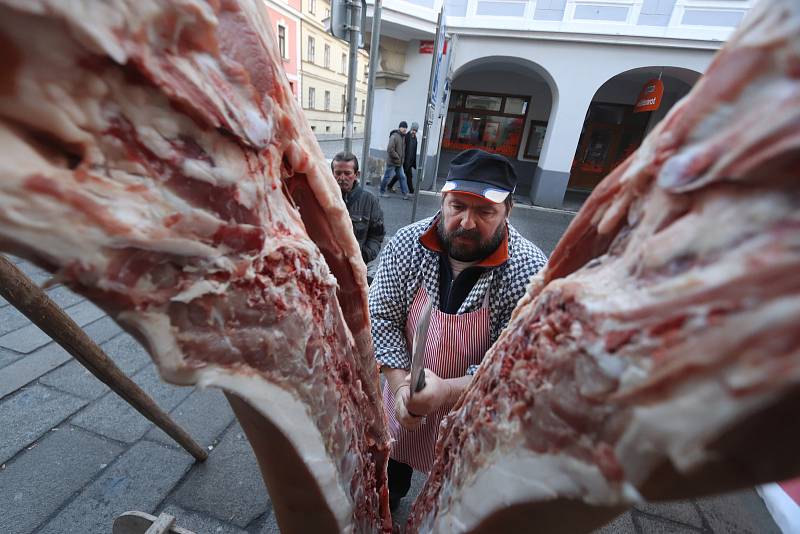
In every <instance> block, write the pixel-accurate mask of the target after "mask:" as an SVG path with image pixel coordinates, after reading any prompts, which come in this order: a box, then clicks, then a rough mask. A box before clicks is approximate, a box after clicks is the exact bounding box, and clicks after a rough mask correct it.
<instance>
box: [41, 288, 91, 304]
mask: <svg viewBox="0 0 800 534" xmlns="http://www.w3.org/2000/svg"><path fill="white" fill-rule="evenodd" d="M47 296H48V297H50V298H51V299H52V300H53V302H55V303H56V304H58V305H59V306H60V307H61V308H69V307H70V306H72V305H74V304H77V303H79V302H83V301H84V300H86V299H85V298H84V297H83V296H81V295H78V294H77V293H75V292H74V291H72V290H71V289H69V288H68V287H66V286H56V287H53V288H50V289H48V290H47Z"/></svg>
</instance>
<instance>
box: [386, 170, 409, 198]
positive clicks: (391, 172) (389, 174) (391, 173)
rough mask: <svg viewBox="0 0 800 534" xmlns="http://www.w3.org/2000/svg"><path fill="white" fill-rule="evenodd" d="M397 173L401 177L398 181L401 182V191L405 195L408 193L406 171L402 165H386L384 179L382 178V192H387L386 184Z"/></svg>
mask: <svg viewBox="0 0 800 534" xmlns="http://www.w3.org/2000/svg"><path fill="white" fill-rule="evenodd" d="M395 174H397V176H398V177H399V178H400V179H399V180H398V181H399V182H400V191H402V192H403V194H404V195H407V194H408V184H407V183H406V173H405V172H404V171H403V166H402V165H388V164H387V165H386V172H384V173H383V179H382V180H381V194H383V193H385V192H386V184H388V183H389V180H391V179H392V176H394V175H395Z"/></svg>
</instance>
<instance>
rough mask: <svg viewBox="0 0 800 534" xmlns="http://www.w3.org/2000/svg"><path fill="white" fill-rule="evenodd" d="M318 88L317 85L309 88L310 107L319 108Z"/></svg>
mask: <svg viewBox="0 0 800 534" xmlns="http://www.w3.org/2000/svg"><path fill="white" fill-rule="evenodd" d="M316 100H317V89H316V88H315V87H309V88H308V109H317V108H316V104H317V102H316Z"/></svg>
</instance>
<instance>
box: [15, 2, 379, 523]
mask: <svg viewBox="0 0 800 534" xmlns="http://www.w3.org/2000/svg"><path fill="white" fill-rule="evenodd" d="M265 10H266V8H265V7H264V5H263V4H262V3H261V2H259V1H257V0H241V1H232V0H217V1H208V2H204V1H200V0H177V1H174V0H116V1H112V2H93V1H74V2H63V1H60V0H36V1H31V0H3V1H2V2H0V45H1V46H2V49H3V53H2V65H0V248H3V249H5V250H7V251H11V252H14V253H16V254H19V255H21V256H24V257H27V258H29V259H31V260H33V261H35V262H36V263H38V264H40V265H43V266H45V267H46V268H48V269H50V270H52V271H54V272H56V273H57V277H58V278H59V279H61V280H63V281H64V282H66V283H68V284H69V285H70V286H71V287H73V288H75V289H76V290H77V291H78V292H80V293H82V294H84V295H86V296H88V297H89V298H90V299H92V300H93V301H94V302H96V303H98V304H99V305H101V306H102V307H103V308H104V309H105V310H107V311H108V312H109V313H110V314H111V315H112V316H113V317H114V318H116V320H117V321H119V322H120V324H122V325H123V326H124V327H125V328H126V329H127V330H128V331H130V332H131V333H132V334H134V335H135V336H136V337H137V338H138V339H139V340H140V341H141V342H142V343H143V344H144V345H145V346H146V347H147V348H148V350H149V352H150V354H151V355H152V356H153V358H154V360H155V362H156V364H157V365H158V367H159V370H160V372H161V376H162V377H163V378H164V379H166V380H168V381H170V382H173V383H176V384H201V385H204V386H217V387H221V388H223V389H224V390H225V391H226V392H227V393H228V394H229V399H230V401H231V404H232V405H233V407H234V410H235V412H236V414H237V416H238V417H239V419H240V421H241V423H242V426H243V427H244V430H245V432H246V433H247V436H248V438H249V439H250V442H251V444H252V445H253V448H254V450H255V453H256V456H257V457H258V460H259V464H260V467H261V469H262V474H263V476H264V480H265V482H266V484H267V487H268V489H269V491H270V495H271V498H272V502H273V505H274V507H275V511H276V514H277V517H278V521H279V524H280V525H281V528H282V529H283V530H284V531H286V532H292V531H299V532H335V531H360V532H375V531H382V530H387V529H390V528H391V523H390V521H389V512H388V500H387V499H388V497H387V494H386V489H385V465H386V459H387V451H388V435H387V432H386V429H385V424H384V419H383V411H382V406H381V396H380V392H379V389H378V388H379V383H378V374H377V369H376V365H375V361H374V358H373V355H372V348H371V338H370V334H369V321H368V317H367V311H366V310H367V305H366V274H365V273H366V270H365V267H364V264H363V262H362V260H361V255H360V253H359V250H358V245H357V243H356V241H355V239H354V237H353V235H352V226H351V223H350V219H349V217H348V216H347V211H346V209H345V206H344V204H343V202H342V200H341V193H340V191H339V188H338V186H337V185H336V183H335V181H334V180H333V179H332V178H331V176H330V171H329V170H328V169H327V168H326V164H325V160H324V158H323V156H322V154H321V152H320V150H319V147H318V145H317V144H316V141H315V139H314V137H313V134H312V133H311V132H310V130H309V128H308V126H307V123H306V121H305V119H304V118H303V116H302V111H301V110H300V108H299V105H298V104H297V102H296V100H295V97H294V95H293V94H292V92H291V90H290V86H289V84H288V82H287V80H286V77H285V75H284V74H283V71H282V68H281V59H280V58H279V56H278V52H277V44H276V42H275V39H274V37H273V35H272V32H271V30H270V25H269V21H268V19H267V16H266V13H265ZM221 506H224V503H221ZM309 509H311V510H313V511H314V512H313V513H312V514H308V513H298V511H299V510H309Z"/></svg>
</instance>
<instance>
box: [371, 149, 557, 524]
mask: <svg viewBox="0 0 800 534" xmlns="http://www.w3.org/2000/svg"><path fill="white" fill-rule="evenodd" d="M516 185H517V175H516V172H515V171H514V167H513V166H512V165H511V163H510V162H509V161H508V160H507V159H506V158H505V157H503V156H500V155H498V154H490V153H488V152H484V151H482V150H477V149H471V150H466V151H464V152H461V153H460V154H459V155H458V156H456V157H455V158H454V159H453V161H452V163H451V164H450V169H449V172H448V177H447V182H446V183H445V185H444V187H443V188H442V207H441V211H440V212H439V213H438V214H437V215H435V216H434V217H432V218H429V219H424V220H422V221H419V222H416V223H413V224H411V225H409V226H406V227H404V228H402V229H400V230H399V231H398V232H397V233H396V234H395V236H394V237H393V238H392V240H391V241H390V242H389V244H388V245H387V246H386V248H385V249H384V251H383V253H382V255H381V265H380V267H379V268H378V272H377V274H376V276H375V281H374V283H373V284H372V286H371V287H370V292H369V311H370V316H371V321H372V337H373V342H374V345H375V357H376V359H377V361H378V364H379V365H380V367H381V371H382V372H383V374H384V376H385V378H386V382H385V386H384V390H383V398H384V406H385V409H386V418H387V421H388V423H389V428H390V430H391V433H392V437H393V438H394V441H393V444H392V451H391V455H390V460H389V497H390V505H391V507H392V508H393V509H395V508H396V507H397V505H398V504H399V502H400V499H402V498H403V497H404V496H405V494H406V493H407V492H408V489H409V487H410V484H411V475H412V473H413V470H414V469H416V470H418V471H423V472H428V471H429V470H430V468H431V465H432V463H433V449H434V444H435V441H436V433H437V430H438V428H439V423H440V421H441V420H442V418H443V417H444V416H445V415H446V414H447V413H448V412H449V411H450V409H451V408H452V406H453V404H454V403H455V401H456V400H457V399H458V397H459V395H460V394H461V392H462V391H463V390H464V388H466V387H467V385H468V384H469V383H470V381H471V380H472V375H473V374H474V373H475V371H476V370H477V369H478V367H479V365H480V363H481V360H482V359H483V356H484V354H486V351H487V350H488V349H489V347H490V346H491V345H492V344H493V343H494V342H495V340H496V339H497V337H498V336H499V335H500V332H501V331H502V330H503V328H505V326H506V324H507V323H508V321H509V319H510V318H511V312H512V311H513V309H514V307H515V306H516V304H517V301H518V300H519V299H520V298H521V297H522V295H523V294H524V293H525V288H526V286H527V285H528V281H529V280H530V278H531V276H533V275H534V274H536V273H537V272H538V271H539V270H540V269H541V268H542V267H544V265H545V263H546V262H547V258H546V257H545V255H544V254H543V253H542V251H541V250H539V248H538V247H536V246H535V245H534V244H533V243H531V242H530V241H528V240H527V239H525V238H524V237H522V236H521V235H520V234H519V232H517V231H516V230H515V229H514V227H513V226H511V224H509V222H508V217H509V215H510V213H511V208H512V206H513V192H514V189H515V187H516ZM429 303H430V305H431V307H430V310H431V311H430V323H429V327H428V330H427V337H426V339H425V340H424V343H425V353H424V366H425V371H424V373H425V387H424V388H423V389H422V390H420V391H418V392H415V393H414V394H413V396H411V395H410V388H411V384H410V375H409V368H410V366H411V356H410V351H411V350H412V347H413V339H414V335H415V333H416V332H417V330H418V326H419V323H420V321H421V319H420V317H421V316H423V315H425V314H424V313H423V310H425V308H426V305H428V304H429ZM420 331H422V330H420Z"/></svg>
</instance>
